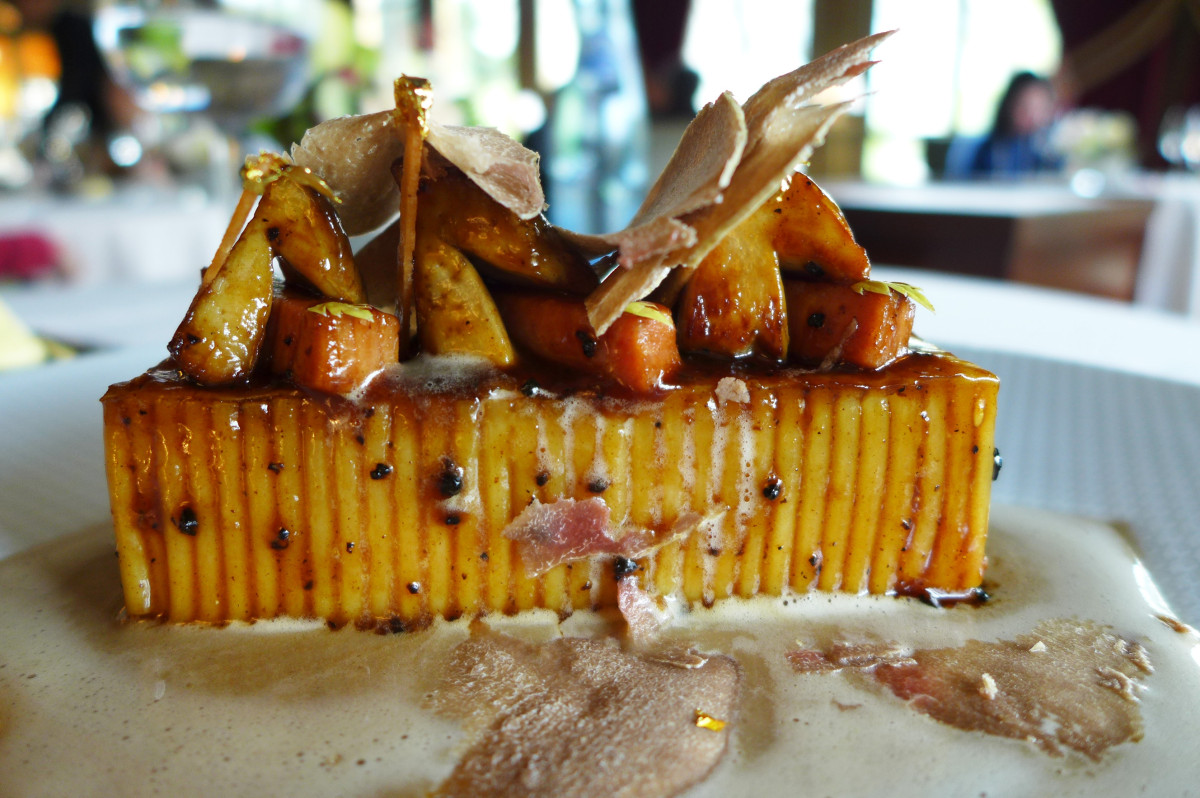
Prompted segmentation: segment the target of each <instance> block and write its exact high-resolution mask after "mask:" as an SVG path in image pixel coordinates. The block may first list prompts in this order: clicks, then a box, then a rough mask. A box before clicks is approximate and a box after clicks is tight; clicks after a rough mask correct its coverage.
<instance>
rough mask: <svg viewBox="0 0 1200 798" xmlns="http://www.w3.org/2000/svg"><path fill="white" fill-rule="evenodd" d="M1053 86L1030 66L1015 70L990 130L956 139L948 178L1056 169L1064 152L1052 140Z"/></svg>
mask: <svg viewBox="0 0 1200 798" xmlns="http://www.w3.org/2000/svg"><path fill="white" fill-rule="evenodd" d="M1055 104H1056V103H1055V97H1054V87H1053V86H1051V84H1050V81H1049V80H1047V79H1046V78H1043V77H1040V76H1038V75H1035V74H1033V73H1032V72H1018V73H1017V74H1015V75H1013V76H1012V79H1011V80H1010V81H1009V83H1008V88H1007V89H1005V91H1004V96H1003V97H1002V98H1001V99H1000V104H999V105H998V106H997V108H996V118H995V121H994V122H993V123H992V129H991V131H990V132H989V133H988V134H987V135H986V136H984V137H983V138H979V139H963V138H958V139H955V140H954V142H953V143H952V144H951V146H950V152H949V154H948V155H947V158H946V176H947V177H949V178H958V179H962V178H989V177H996V178H1004V177H1021V176H1025V175H1033V174H1038V173H1047V172H1055V171H1058V170H1059V169H1061V168H1062V164H1063V159H1062V156H1061V155H1060V154H1059V153H1057V152H1055V151H1054V149H1053V148H1052V147H1051V144H1050V133H1051V129H1052V127H1053V123H1054V116H1055Z"/></svg>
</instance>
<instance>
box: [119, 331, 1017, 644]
mask: <svg viewBox="0 0 1200 798" xmlns="http://www.w3.org/2000/svg"><path fill="white" fill-rule="evenodd" d="M405 374H406V372H405V371H404V370H401V371H400V372H398V376H395V377H394V378H390V377H389V378H386V379H384V380H382V381H379V382H377V383H376V384H375V385H374V387H373V388H372V389H371V390H370V391H369V392H368V394H367V395H366V396H364V397H362V398H360V399H357V400H354V401H351V400H348V399H341V398H336V397H327V396H318V395H314V394H310V393H306V392H303V391H301V390H298V389H295V388H292V387H289V386H283V385H273V386H262V387H254V386H251V387H244V388H238V389H207V388H205V389H202V388H197V387H194V386H191V385H188V384H185V383H184V382H182V381H180V380H179V379H178V378H176V377H174V376H172V375H171V373H156V372H151V373H149V374H147V375H145V376H143V377H139V378H138V379H136V380H134V381H132V382H128V383H122V384H119V385H115V386H113V387H112V388H111V389H110V390H109V392H108V393H107V395H106V396H105V397H104V400H103V403H104V420H105V440H106V450H107V469H108V479H109V486H110V492H111V499H112V511H113V522H114V526H115V530H116V541H117V551H118V555H119V558H120V571H121V578H122V582H123V585H124V590H125V601H126V607H127V610H128V612H129V613H130V614H131V615H134V616H161V617H165V618H168V619H171V620H176V621H193V620H195V621H209V622H220V621H226V620H235V619H252V618H267V617H274V616H278V615H289V616H302V617H317V618H325V619H328V620H329V621H330V622H332V623H336V624H341V623H356V624H359V625H366V626H371V625H383V626H388V625H390V626H391V627H393V628H413V627H418V626H420V625H422V624H426V623H428V622H429V621H430V620H432V619H433V618H436V617H446V618H454V617H458V616H461V615H464V614H465V615H474V614H479V613H490V612H500V613H514V612H518V611H520V610H524V609H528V608H532V607H545V608H549V609H551V610H555V611H557V612H559V613H562V614H567V613H570V612H571V611H572V610H573V609H576V608H582V607H604V606H611V605H613V604H615V601H616V585H615V582H614V579H613V573H612V565H611V562H610V561H609V560H608V559H606V558H601V557H597V558H593V559H586V560H579V561H575V562H571V563H566V564H563V565H559V566H558V567H555V568H553V569H551V570H550V571H548V572H546V573H544V574H541V575H539V576H537V577H530V576H529V575H527V573H526V570H525V568H524V566H523V564H522V562H521V559H520V556H519V554H518V550H517V548H516V546H515V544H514V543H513V541H511V540H510V539H509V538H508V537H506V535H505V529H506V527H508V525H509V524H510V522H511V521H512V520H513V519H514V517H516V515H518V514H519V513H520V512H521V511H522V510H523V509H524V508H526V507H527V506H528V505H529V504H530V503H531V502H532V501H533V500H534V499H537V500H539V501H541V502H543V503H549V502H553V501H555V500H556V499H559V498H563V497H573V498H575V499H587V498H591V497H595V496H600V497H602V498H603V500H604V501H605V502H606V503H607V505H608V506H609V508H610V510H611V517H612V519H613V522H614V524H615V525H617V526H618V527H623V528H626V529H630V528H642V529H649V530H654V531H657V532H661V534H662V537H663V540H664V541H665V542H664V544H663V545H662V546H660V547H659V548H657V549H656V550H655V551H654V552H653V553H651V554H649V555H647V556H646V557H644V558H643V559H642V560H641V561H640V565H641V566H642V567H641V570H640V571H639V572H638V578H639V579H640V580H641V583H642V585H643V586H644V587H646V588H648V589H651V590H653V591H656V592H658V593H661V594H664V595H671V596H676V597H678V598H681V599H683V600H685V601H687V602H700V603H705V604H707V603H711V602H713V601H716V600H719V599H721V598H724V597H727V596H753V595H756V594H767V595H784V594H787V593H789V592H796V593H803V592H806V591H809V590H814V589H818V590H842V591H850V592H870V593H888V592H915V591H920V590H923V589H929V588H936V589H940V590H945V591H950V592H958V591H964V590H968V589H970V588H973V587H976V586H978V585H979V584H980V582H981V580H982V576H983V570H984V564H985V563H984V544H985V540H986V535H987V521H988V502H989V497H990V491H991V480H992V461H993V427H994V420H995V400H996V393H997V388H998V381H997V380H996V378H995V377H994V376H992V375H991V374H989V373H987V372H986V371H983V370H982V369H979V368H977V367H975V366H973V365H971V364H969V363H965V362H963V361H961V360H958V359H956V358H953V357H952V356H949V355H945V354H941V353H924V354H914V355H911V356H909V357H907V358H905V359H903V360H902V361H900V362H898V363H896V364H893V365H892V366H889V367H888V368H886V369H883V370H880V371H878V372H870V373H865V372H864V373H858V372H854V373H850V372H847V373H837V372H834V373H820V374H814V373H805V372H799V371H783V372H779V373H771V374H756V373H752V372H749V371H747V372H746V373H742V374H740V375H739V376H738V377H736V379H737V380H739V381H740V384H738V382H733V381H732V380H733V379H734V378H730V377H729V376H728V374H727V373H726V375H725V376H724V378H723V379H724V382H722V377H719V376H715V375H714V376H707V375H705V374H704V373H703V372H697V373H693V376H691V377H689V378H688V379H687V380H686V381H685V384H683V385H681V386H680V387H678V388H676V389H674V390H672V391H670V392H669V393H667V394H665V395H664V396H663V397H661V398H658V399H640V400H636V401H634V400H621V399H617V398H611V397H603V396H599V395H597V394H596V393H595V392H592V391H564V392H563V393H556V392H551V391H546V390H537V391H526V392H524V393H523V392H522V391H521V390H519V387H518V386H520V385H521V383H520V382H519V381H517V380H516V379H515V378H509V377H504V376H502V375H501V376H494V377H492V378H490V379H489V380H486V381H484V382H483V383H481V384H478V385H473V386H472V387H469V388H466V387H463V385H462V384H460V383H456V382H454V381H453V380H451V381H447V382H444V383H438V382H436V381H435V382H434V383H430V384H425V383H420V382H419V381H413V380H410V379H408V378H406V377H405ZM718 386H720V387H718ZM743 386H744V388H745V390H744V391H743V390H741V388H742V387H743ZM527 393H532V394H533V395H527ZM681 518H691V519H700V521H699V522H698V523H694V524H693V525H692V526H691V527H689V528H688V529H687V534H686V535H684V536H682V537H681V536H679V535H678V534H674V535H671V534H668V533H667V531H668V530H672V528H673V527H675V525H676V521H678V520H679V519H681ZM675 531H676V532H677V531H678V530H675Z"/></svg>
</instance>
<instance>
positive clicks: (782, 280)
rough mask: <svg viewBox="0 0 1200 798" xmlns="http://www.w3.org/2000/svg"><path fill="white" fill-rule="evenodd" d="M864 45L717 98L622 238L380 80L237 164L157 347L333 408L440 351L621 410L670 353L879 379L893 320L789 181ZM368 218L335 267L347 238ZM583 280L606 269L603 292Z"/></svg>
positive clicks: (810, 188) (486, 143) (519, 165)
mask: <svg viewBox="0 0 1200 798" xmlns="http://www.w3.org/2000/svg"><path fill="white" fill-rule="evenodd" d="M885 35H886V34H885ZM882 38H883V36H882V35H881V36H876V37H869V38H868V39H865V40H862V41H861V42H857V43H855V44H853V45H850V46H848V47H845V48H841V49H840V50H837V51H834V52H833V53H831V54H829V55H828V56H826V57H824V58H822V59H818V60H817V61H815V62H813V63H812V64H809V65H807V66H805V67H803V68H801V69H799V70H797V71H796V72H794V73H791V74H790V75H786V76H783V77H782V78H779V79H777V80H775V81H772V82H771V83H770V84H767V86H764V87H763V89H762V90H760V92H759V93H758V94H756V95H755V96H754V97H752V98H751V99H750V100H749V101H747V102H746V103H745V105H738V104H737V103H736V102H735V101H734V100H733V99H732V97H730V96H729V95H728V94H726V95H723V96H722V97H721V98H719V99H718V101H717V102H715V103H713V104H711V105H710V106H708V107H706V108H705V109H704V110H703V111H702V112H701V113H700V114H699V115H698V116H697V118H696V120H695V121H694V122H693V124H692V125H691V126H690V127H689V129H688V131H687V132H686V133H685V135H684V138H683V141H682V142H681V146H680V150H679V151H678V152H677V153H676V156H675V157H674V158H673V159H672V161H671V163H670V164H669V165H668V167H667V169H666V170H665V172H664V174H663V176H661V177H660V178H659V180H658V181H657V182H656V184H655V186H654V187H653V188H652V189H651V191H650V194H649V196H648V198H647V201H646V203H645V204H644V206H643V208H642V210H641V211H639V213H638V214H637V216H635V218H634V220H633V222H632V223H631V225H630V227H629V228H627V229H626V230H624V231H619V232H618V233H614V234H610V235H608V236H598V237H594V236H593V237H589V236H578V235H575V234H572V233H570V232H568V231H561V230H558V229H556V228H553V227H552V226H551V225H550V224H549V223H548V222H547V221H546V220H545V217H544V216H543V215H542V210H543V209H544V200H543V195H542V194H541V189H540V186H539V185H538V183H537V156H536V155H534V154H532V153H530V152H529V151H528V150H525V149H524V148H522V147H520V146H519V145H517V144H515V143H514V142H512V141H511V140H509V139H507V138H505V137H503V136H501V135H500V134H498V133H495V131H488V130H486V129H477V128H452V127H445V126H439V125H436V124H435V123H432V122H430V121H429V120H428V118H427V111H428V109H429V107H430V104H431V102H432V94H431V91H430V89H429V86H428V84H427V83H426V82H424V81H422V80H420V79H415V78H402V79H401V80H399V81H397V84H396V110H395V111H394V112H387V113H385V114H373V115H368V116H363V117H352V118H348V119H341V120H334V121H333V122H329V123H325V124H324V125H320V126H318V127H317V128H314V129H313V130H312V131H310V132H309V133H308V134H306V136H305V137H304V140H303V141H302V142H301V143H300V145H298V146H297V147H295V148H293V151H292V157H291V158H290V159H289V158H287V157H285V156H262V157H261V158H260V159H258V160H256V161H253V162H251V164H250V166H249V167H248V170H247V187H248V188H247V190H248V191H250V190H254V191H256V192H257V193H261V195H262V196H261V199H260V200H259V201H258V204H257V207H256V208H254V210H253V213H251V212H250V211H249V208H248V206H247V203H246V197H245V196H244V197H243V203H242V204H240V205H239V212H238V214H235V219H234V220H233V221H232V222H231V226H230V231H231V232H230V234H229V235H227V239H230V241H227V242H226V244H224V245H223V247H222V252H219V253H218V257H217V258H216V259H215V260H214V265H213V267H211V268H210V269H209V270H208V272H207V273H206V274H205V277H204V279H203V281H202V285H201V288H200V290H199V292H198V293H197V295H196V298H195V299H194V300H193V303H192V307H191V308H189V311H188V314H187V316H186V317H185V319H184V322H183V323H182V324H181V325H180V328H179V331H178V332H177V333H176V336H175V338H174V339H173V340H172V342H171V346H170V350H171V353H172V355H173V356H174V359H175V362H176V365H177V366H178V367H179V368H180V369H181V370H182V371H183V372H184V373H185V374H187V375H188V376H190V377H191V378H193V379H194V380H196V381H197V382H199V383H202V384H207V385H220V384H227V383H230V382H236V381H239V380H245V379H248V378H249V377H250V375H251V374H252V373H254V372H255V371H256V369H262V370H264V371H267V372H270V373H272V374H275V375H279V376H283V377H286V378H289V379H292V380H293V381H295V382H297V383H299V384H301V385H304V386H307V387H310V388H315V389H318V390H323V391H329V392H333V393H348V392H350V391H352V390H354V389H355V388H356V387H358V386H360V385H361V384H362V383H363V382H365V381H366V380H368V379H369V378H370V377H371V375H373V374H375V373H378V372H379V371H380V370H382V369H384V368H386V367H387V366H389V365H391V364H394V363H396V362H402V361H403V360H405V359H407V358H408V357H411V356H413V355H415V354H419V353H426V354H431V355H447V354H460V355H470V356H473V357H477V358H482V359H485V360H487V361H489V362H490V363H491V364H493V365H494V366H495V367H498V368H501V369H508V368H511V367H513V366H514V365H516V364H518V363H521V362H523V361H527V362H529V363H532V364H534V366H537V364H541V365H540V366H537V367H552V368H559V369H566V370H568V371H573V372H578V373H579V374H581V375H584V376H589V375H590V376H592V377H594V378H596V379H597V380H598V381H599V382H601V383H607V384H610V385H613V386H616V387H619V388H621V389H623V390H625V391H628V392H631V393H634V394H651V393H656V392H662V391H664V390H668V389H669V388H670V385H671V383H672V380H673V379H674V378H675V377H676V375H677V374H678V372H679V370H680V369H681V368H682V364H683V357H684V356H687V355H688V354H696V355H703V356H706V357H711V356H716V357H720V358H727V359H748V360H752V361H758V362H765V363H775V364H792V365H794V366H799V367H805V368H829V367H832V366H835V365H838V364H846V365H849V366H854V367H859V368H869V369H874V368H879V367H881V366H883V365H886V364H887V363H888V362H890V361H891V360H894V359H895V358H896V357H898V356H900V355H901V354H903V352H904V351H905V346H906V344H907V342H908V338H909V335H910V332H911V326H912V319H913V302H912V300H911V299H909V297H908V296H907V295H906V293H907V292H900V291H896V290H893V287H892V286H890V285H887V284H883V283H877V282H872V281H870V279H869V274H870V262H869V260H868V258H867V255H866V253H865V252H864V251H863V249H862V247H861V246H859V245H858V244H857V243H856V242H855V241H854V238H853V235H852V234H851V232H850V229H849V227H848V226H847V224H846V221H845V219H844V217H843V216H842V214H841V212H840V210H839V209H838V208H837V206H836V204H835V203H833V201H832V200H830V199H829V198H828V197H827V196H826V195H825V194H824V193H823V192H822V191H821V189H820V188H819V187H818V186H817V185H816V184H815V183H814V182H813V181H812V180H811V179H810V178H808V177H806V176H804V175H800V174H796V173H795V168H796V166H797V164H799V163H801V162H802V161H803V159H804V158H805V157H807V153H808V151H809V150H811V147H812V146H813V143H814V142H815V141H816V140H817V139H819V138H820V136H821V135H822V134H823V132H824V131H825V129H827V128H828V126H829V124H830V123H831V122H832V120H833V119H834V118H835V117H836V116H837V114H838V113H840V112H841V111H842V110H844V108H843V107H842V106H832V107H830V106H819V105H813V104H811V103H810V102H809V101H810V100H811V98H812V97H814V96H815V95H816V94H817V93H819V92H820V91H821V90H822V89H824V88H826V87H828V86H829V85H834V84H836V83H839V82H842V81H844V80H847V79H849V78H850V77H853V76H854V75H857V74H859V73H861V71H862V70H863V69H865V68H866V67H867V66H869V65H870V62H868V61H867V60H866V53H867V52H868V51H869V50H870V48H871V47H873V46H874V45H875V44H876V43H878V41H880V40H881V39H882ZM385 178H386V179H385ZM335 198H336V199H337V200H338V201H337V202H335V201H334V200H335ZM397 213H398V214H399V216H398V218H396V216H397ZM239 215H240V218H239ZM389 218H391V219H394V220H393V221H392V222H391V224H390V225H387V226H386V227H384V229H383V230H382V231H381V232H379V233H377V235H376V236H375V237H374V238H373V239H372V240H371V241H370V242H369V243H368V244H367V245H366V246H364V247H363V248H362V249H361V250H360V252H359V253H358V255H357V257H356V256H354V255H352V254H351V252H350V247H349V243H348V239H347V236H346V229H349V230H351V231H352V232H354V233H356V234H361V233H364V232H370V231H371V230H374V229H378V228H379V227H380V226H381V225H384V224H385V223H387V222H388V220H389ZM235 228H236V229H237V230H240V234H239V233H236V232H235ZM600 256H605V257H600ZM593 261H594V262H595V264H596V265H593ZM275 264H277V265H278V267H279V271H280V272H281V273H282V275H283V283H282V286H277V285H274V284H273V281H272V277H273V272H274V265H275ZM599 264H607V265H608V266H609V267H612V266H613V265H614V264H615V268H613V269H612V271H611V273H609V274H607V275H605V279H604V280H600V279H599V275H600V274H602V273H603V272H602V271H601V270H600V269H599V268H598V266H599ZM264 341H266V344H265V345H264ZM263 352H265V353H266V355H265V360H266V362H265V363H263V364H260V362H259V361H260V359H262V357H261V355H262V353H263ZM681 352H682V353H683V354H682V355H681ZM393 353H394V354H393ZM356 360H357V362H355V361H356Z"/></svg>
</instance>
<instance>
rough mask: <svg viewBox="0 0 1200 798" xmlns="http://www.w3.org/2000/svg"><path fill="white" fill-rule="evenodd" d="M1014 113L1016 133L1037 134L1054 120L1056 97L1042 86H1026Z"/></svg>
mask: <svg viewBox="0 0 1200 798" xmlns="http://www.w3.org/2000/svg"><path fill="white" fill-rule="evenodd" d="M1012 113H1013V132H1014V133H1016V134H1017V135H1027V134H1029V133H1036V132H1037V131H1039V130H1041V129H1042V128H1044V127H1046V126H1047V125H1049V124H1050V122H1051V121H1053V119H1054V95H1053V94H1052V93H1051V92H1050V90H1049V89H1048V88H1046V87H1045V86H1042V85H1037V84H1034V85H1030V86H1026V87H1025V88H1024V89H1022V90H1021V93H1020V94H1018V95H1017V99H1016V102H1014V103H1013V111H1012Z"/></svg>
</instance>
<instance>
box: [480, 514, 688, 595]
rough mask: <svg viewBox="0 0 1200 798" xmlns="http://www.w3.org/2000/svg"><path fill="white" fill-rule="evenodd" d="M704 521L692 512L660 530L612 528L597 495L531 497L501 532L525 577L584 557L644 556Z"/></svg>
mask: <svg viewBox="0 0 1200 798" xmlns="http://www.w3.org/2000/svg"><path fill="white" fill-rule="evenodd" d="M706 520H707V519H704V518H701V516H700V515H699V514H698V513H684V514H682V515H681V516H680V517H679V520H677V521H676V522H675V523H674V524H673V525H672V526H671V527H670V528H668V529H665V530H659V531H655V530H651V529H644V528H642V527H635V526H621V527H614V526H613V524H612V520H611V514H610V511H609V508H608V505H607V504H605V503H604V500H603V499H601V498H600V497H598V496H597V497H593V498H590V499H583V500H582V501H578V500H576V499H571V498H565V499H557V500H555V501H552V502H545V503H543V502H540V501H538V500H537V499H534V500H533V502H531V503H530V505H529V506H528V507H526V508H525V509H524V510H522V511H521V514H520V515H518V516H517V517H516V518H514V519H513V520H512V522H511V523H509V525H508V526H506V527H505V528H504V537H506V538H508V539H509V540H512V541H514V542H515V543H516V544H517V553H518V554H519V555H520V557H521V562H522V563H523V564H524V566H525V573H526V574H527V575H528V576H530V577H536V576H540V575H541V574H544V573H545V572H546V571H549V570H550V569H551V568H554V567H556V566H558V565H561V564H563V563H566V562H572V561H574V560H582V559H584V558H585V557H592V556H609V557H624V558H626V559H630V560H634V559H638V558H639V557H645V556H647V555H649V554H652V553H653V552H654V551H655V550H656V549H658V548H660V547H662V546H665V545H666V544H667V543H670V542H671V541H673V540H679V539H680V538H682V537H685V536H686V535H688V534H689V533H690V532H691V531H692V530H694V529H696V528H697V527H699V526H701V525H702V524H703V523H705V521H706Z"/></svg>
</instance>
